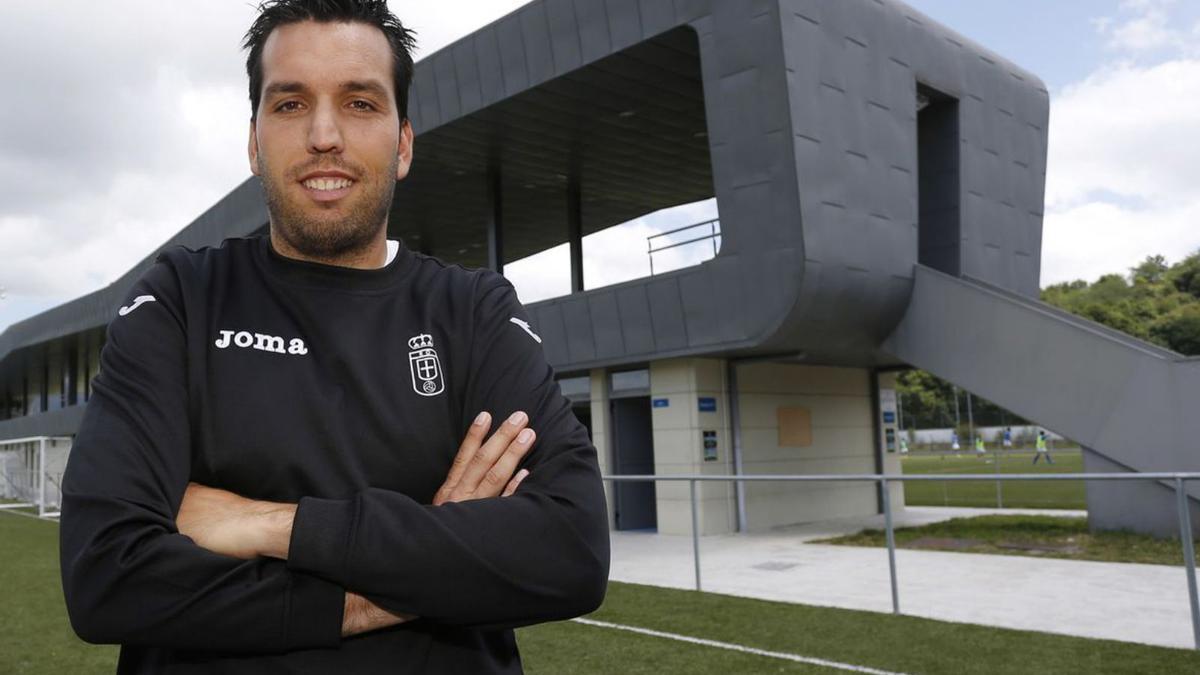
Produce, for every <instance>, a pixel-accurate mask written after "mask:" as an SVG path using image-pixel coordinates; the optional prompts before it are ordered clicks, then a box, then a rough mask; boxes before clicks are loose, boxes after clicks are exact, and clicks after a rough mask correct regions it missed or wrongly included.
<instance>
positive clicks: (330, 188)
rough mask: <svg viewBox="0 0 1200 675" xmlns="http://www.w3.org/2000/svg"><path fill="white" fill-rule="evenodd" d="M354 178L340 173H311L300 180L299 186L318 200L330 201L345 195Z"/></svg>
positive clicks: (353, 182)
mask: <svg viewBox="0 0 1200 675" xmlns="http://www.w3.org/2000/svg"><path fill="white" fill-rule="evenodd" d="M355 182H356V181H355V180H354V179H353V178H350V177H349V176H347V175H345V174H342V173H335V172H330V173H325V172H320V173H312V174H309V175H307V176H305V177H304V178H302V179H301V180H300V186H301V187H303V188H304V190H305V192H307V193H308V195H309V196H310V197H312V198H313V199H314V200H316V201H318V202H332V201H337V200H338V199H341V198H342V197H345V196H346V195H347V194H349V193H350V189H351V188H352V187H354V184H355Z"/></svg>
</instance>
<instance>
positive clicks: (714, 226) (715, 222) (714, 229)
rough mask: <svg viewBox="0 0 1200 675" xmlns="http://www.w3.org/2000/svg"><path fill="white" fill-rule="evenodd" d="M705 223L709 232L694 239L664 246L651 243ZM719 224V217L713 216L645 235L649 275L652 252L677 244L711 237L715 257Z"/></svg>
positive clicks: (719, 234) (677, 245)
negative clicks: (709, 218)
mask: <svg viewBox="0 0 1200 675" xmlns="http://www.w3.org/2000/svg"><path fill="white" fill-rule="evenodd" d="M705 225H707V226H708V227H709V229H710V232H709V233H708V234H706V235H704V236H701V237H696V238H694V239H688V240H687V241H680V242H675V243H673V244H667V245H665V246H659V247H657V248H656V247H655V246H654V244H653V243H652V242H653V240H654V239H658V238H660V237H665V236H667V235H671V234H675V233H677V232H683V231H684V230H691V229H694V228H697V227H704V226H705ZM720 225H721V219H720V218H713V219H711V220H705V221H703V222H699V223H693V224H691V225H684V226H683V227H677V228H675V229H673V230H667V231H665V232H659V233H658V234H652V235H650V236H648V237H646V255H647V256H648V257H649V258H650V275H651V276H654V254H655V253H658V252H659V251H666V250H668V249H672V248H676V247H679V246H685V245H687V244H694V243H696V242H698V241H705V240H710V239H711V240H712V243H713V256H714V257H715V256H716V255H717V237H720V236H721V231H720Z"/></svg>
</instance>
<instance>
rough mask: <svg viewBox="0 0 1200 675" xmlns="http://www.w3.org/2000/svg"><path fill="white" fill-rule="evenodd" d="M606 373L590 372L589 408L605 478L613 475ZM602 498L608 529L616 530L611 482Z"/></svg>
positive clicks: (594, 437)
mask: <svg viewBox="0 0 1200 675" xmlns="http://www.w3.org/2000/svg"><path fill="white" fill-rule="evenodd" d="M607 378H608V373H607V371H605V370H604V369H603V368H594V369H592V371H591V372H590V379H591V385H592V393H591V397H592V398H591V401H590V403H591V407H592V445H594V446H596V459H597V460H598V461H599V464H600V474H601V475H603V476H607V475H609V474H610V473H613V470H612V467H613V448H612V438H611V436H610V435H609V429H610V428H611V426H612V420H611V419H609V407H608V380H607ZM604 498H605V500H606V501H607V502H608V529H610V530H613V529H616V526H617V525H616V520H615V519H614V512H613V504H615V503H616V501H615V500H614V499H613V484H612V482H611V481H605V483H604Z"/></svg>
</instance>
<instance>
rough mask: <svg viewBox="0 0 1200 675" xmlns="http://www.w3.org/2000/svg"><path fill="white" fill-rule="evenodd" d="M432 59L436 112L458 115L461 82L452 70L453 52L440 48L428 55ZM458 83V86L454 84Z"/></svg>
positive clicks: (446, 115)
mask: <svg viewBox="0 0 1200 675" xmlns="http://www.w3.org/2000/svg"><path fill="white" fill-rule="evenodd" d="M430 58H431V59H432V60H433V77H434V86H435V87H436V88H437V98H438V114H440V115H441V116H443V117H458V115H459V114H460V111H461V110H462V106H460V105H459V95H458V92H459V90H460V89H461V88H462V83H461V82H459V81H458V80H457V78H456V77H455V72H454V52H453V51H451V50H442V51H440V52H438V53H437V54H434V55H433V56H432V57H430ZM455 85H458V86H455Z"/></svg>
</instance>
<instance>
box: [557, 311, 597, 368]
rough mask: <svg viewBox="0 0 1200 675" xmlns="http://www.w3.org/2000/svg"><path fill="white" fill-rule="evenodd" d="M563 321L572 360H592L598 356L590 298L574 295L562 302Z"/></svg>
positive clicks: (568, 350)
mask: <svg viewBox="0 0 1200 675" xmlns="http://www.w3.org/2000/svg"><path fill="white" fill-rule="evenodd" d="M562 316H563V323H565V324H566V326H567V353H568V354H570V355H571V360H572V361H592V360H595V358H596V343H595V341H594V340H593V337H592V315H591V312H589V311H588V298H586V297H572V298H570V299H568V300H567V301H566V302H564V303H563V304H562Z"/></svg>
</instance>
